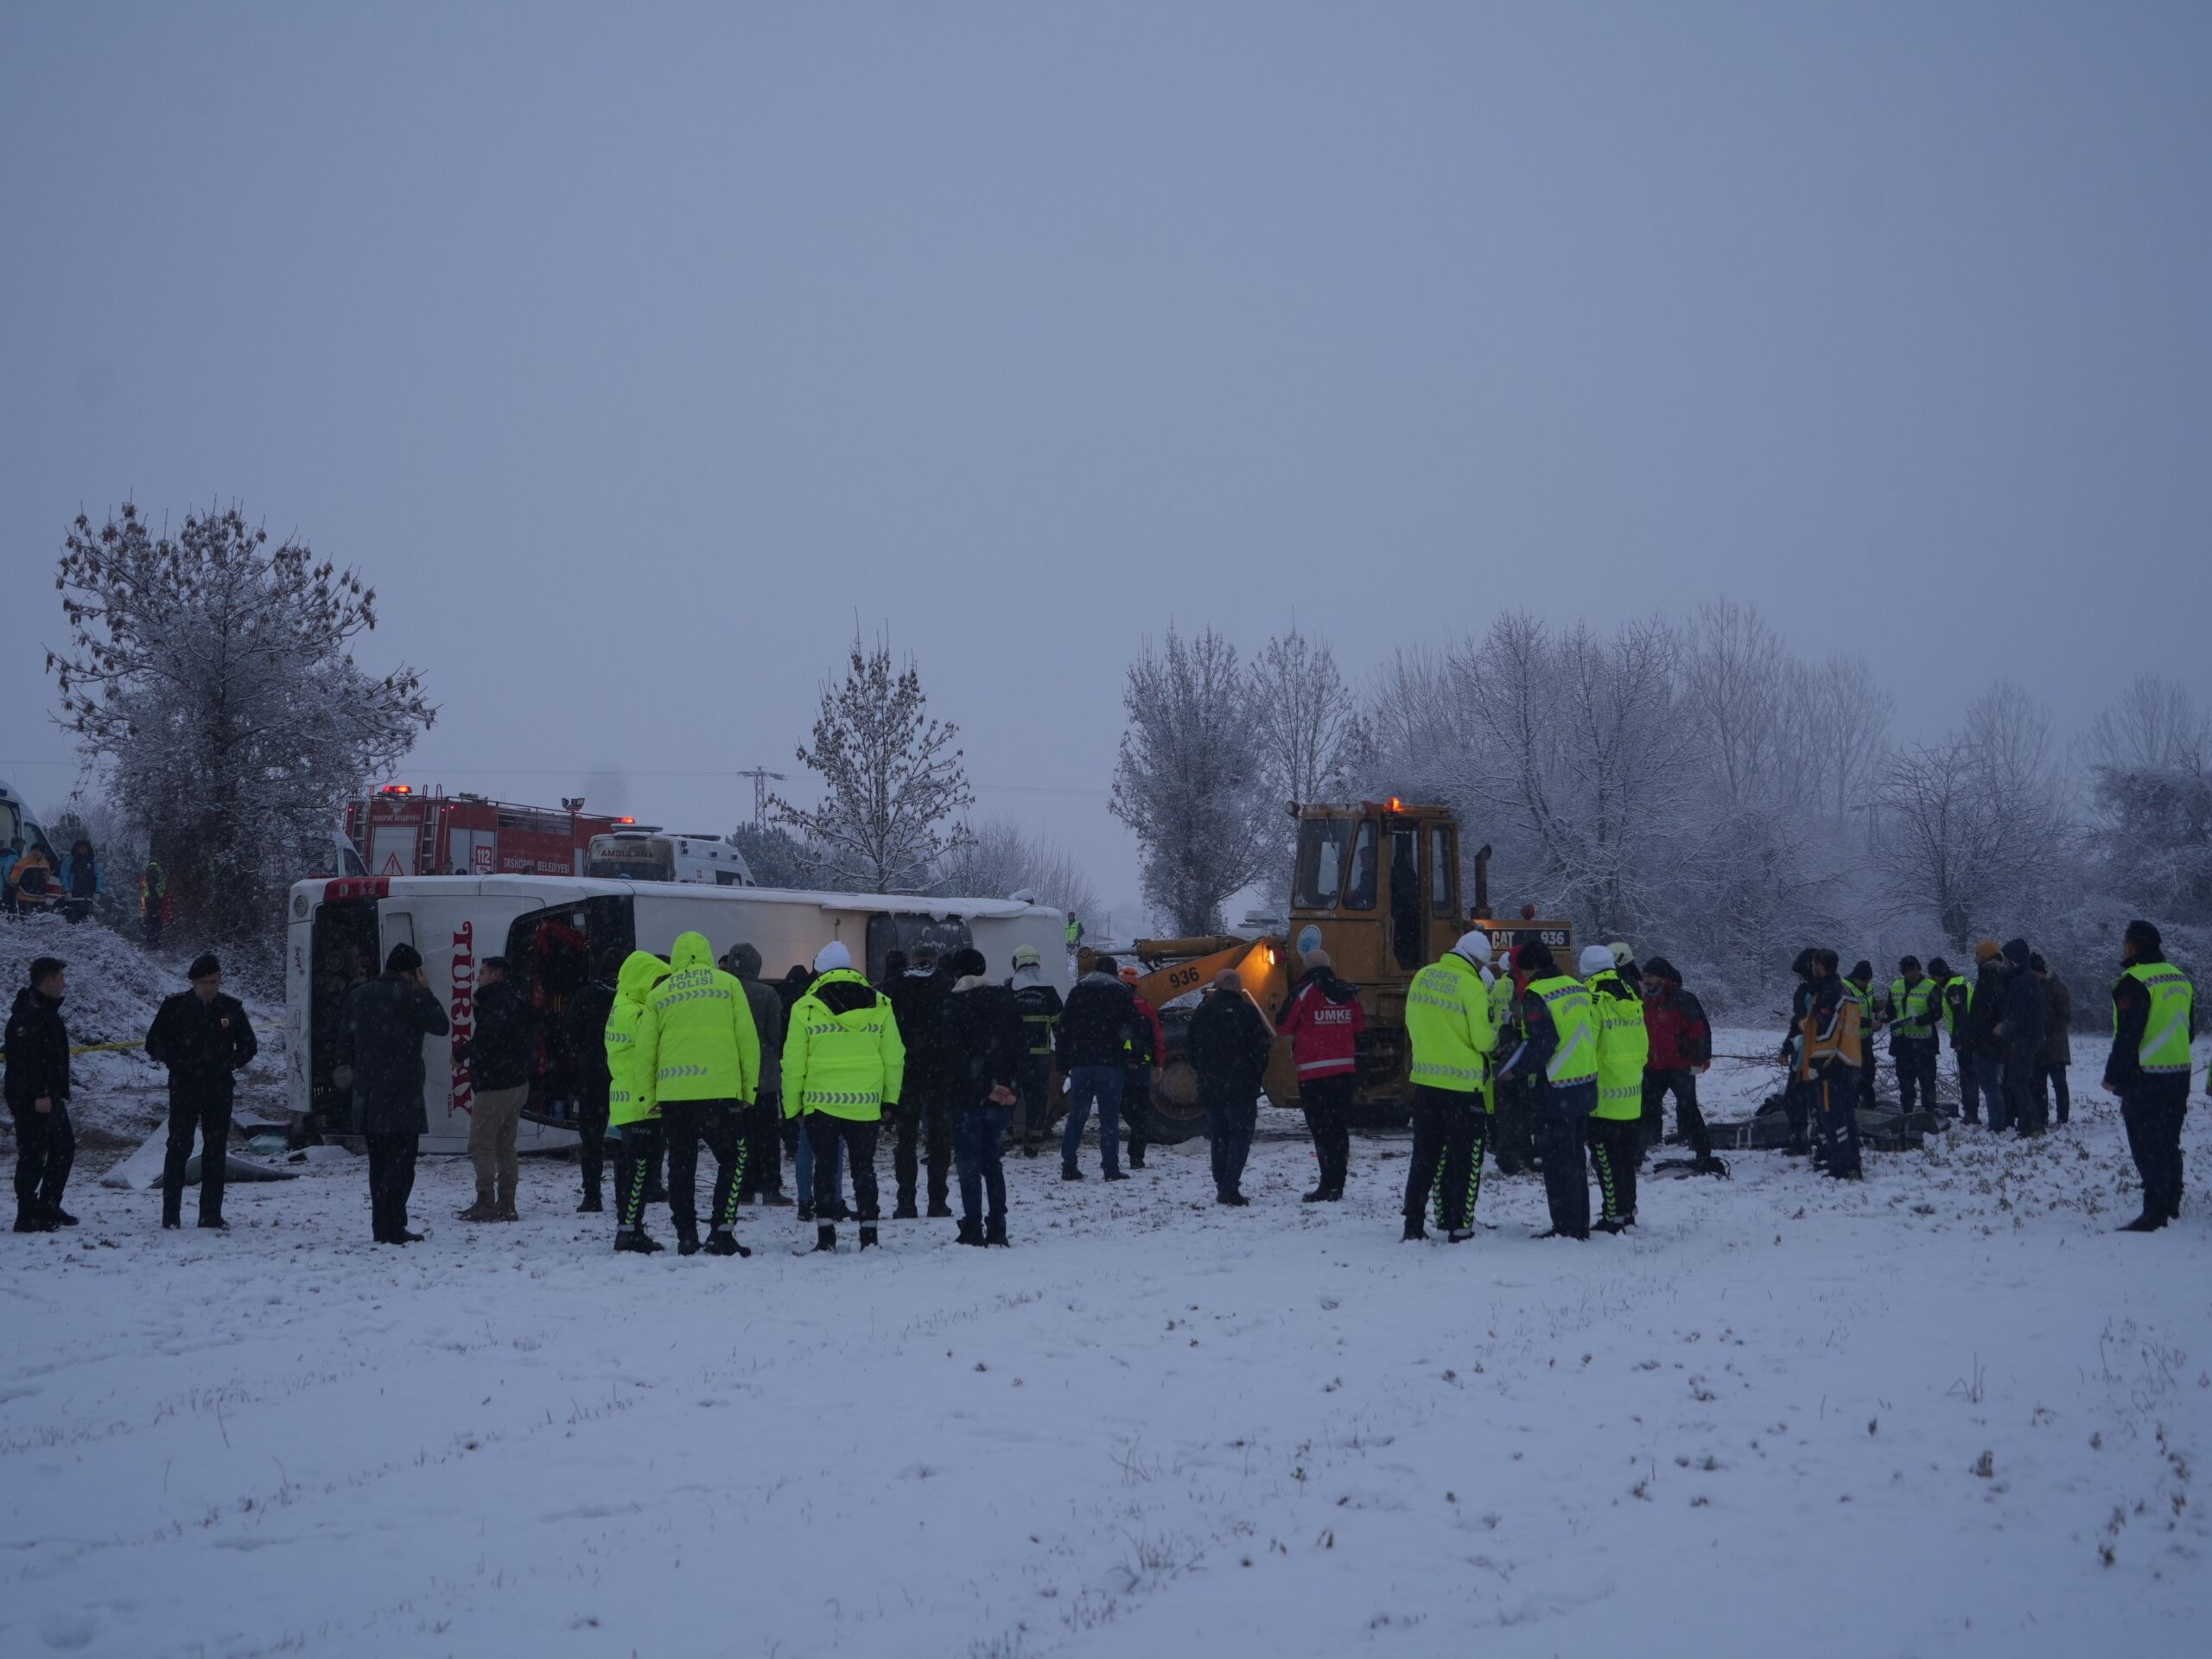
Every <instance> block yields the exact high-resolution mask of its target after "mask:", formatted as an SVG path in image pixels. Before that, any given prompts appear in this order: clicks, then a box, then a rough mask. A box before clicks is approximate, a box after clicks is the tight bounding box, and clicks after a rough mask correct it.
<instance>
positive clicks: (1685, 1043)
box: [1642, 957, 1728, 1175]
mask: <svg viewBox="0 0 2212 1659" xmlns="http://www.w3.org/2000/svg"><path fill="white" fill-rule="evenodd" d="M1643 1031H1644V1037H1645V1039H1646V1041H1647V1042H1648V1043H1649V1052H1648V1055H1647V1057H1646V1058H1645V1060H1644V1063H1643V1134H1642V1140H1643V1144H1644V1145H1645V1146H1646V1147H1656V1146H1658V1145H1660V1144H1661V1143H1662V1141H1665V1140H1666V1138H1667V1096H1669V1094H1671V1095H1673V1096H1674V1097H1675V1125H1676V1128H1677V1129H1678V1131H1679V1133H1680V1135H1681V1139H1682V1140H1684V1141H1688V1142H1689V1144H1690V1149H1691V1151H1692V1152H1693V1153H1694V1154H1696V1155H1695V1157H1694V1159H1693V1160H1692V1161H1691V1163H1690V1166H1689V1167H1690V1173H1692V1174H1695V1175H1726V1174H1727V1173H1728V1166H1727V1165H1726V1164H1725V1163H1723V1162H1722V1161H1721V1160H1719V1159H1718V1158H1716V1157H1714V1156H1713V1135H1712V1132H1711V1131H1710V1130H1708V1129H1707V1128H1706V1125H1705V1114H1704V1112H1703V1111H1701V1110H1700V1109H1699V1107H1698V1103H1697V1080H1698V1078H1700V1077H1702V1076H1703V1075H1704V1074H1705V1073H1706V1072H1707V1071H1710V1070H1711V1069H1712V1066H1713V1026H1712V1022H1711V1021H1709V1020H1707V1018H1706V1017H1705V1005H1704V1004H1703V1003H1702V1002H1700V1001H1698V1000H1697V998H1696V997H1694V996H1693V995H1690V993H1689V992H1688V991H1686V990H1684V989H1683V988H1682V976H1681V973H1680V971H1678V970H1677V969H1676V968H1675V964H1674V963H1671V962H1669V961H1668V960H1667V958H1666V957H1652V958H1651V960H1650V961H1649V962H1647V963H1644V964H1643Z"/></svg>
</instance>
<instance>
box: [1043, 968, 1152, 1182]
mask: <svg viewBox="0 0 2212 1659" xmlns="http://www.w3.org/2000/svg"><path fill="white" fill-rule="evenodd" d="M1052 1051H1053V1056H1054V1058H1056V1059H1058V1062H1059V1067H1060V1073H1061V1075H1062V1076H1063V1077H1066V1078H1067V1080H1068V1121H1067V1122H1066V1123H1065V1125H1064V1126H1063V1127H1062V1128H1061V1130H1060V1179H1062V1180H1064V1181H1079V1180H1081V1179H1083V1170H1082V1168H1081V1166H1079V1165H1077V1162H1076V1154H1077V1152H1078V1151H1080V1150H1081V1148H1082V1146H1083V1128H1084V1124H1085V1123H1087V1122H1090V1109H1091V1108H1092V1106H1094V1105H1096V1107H1097V1109H1098V1151H1099V1160H1100V1162H1101V1163H1103V1165H1104V1166H1105V1169H1104V1176H1105V1179H1107V1180H1109V1181H1126V1180H1127V1179H1129V1178H1128V1173H1127V1172H1126V1171H1124V1170H1123V1169H1122V1140H1121V1116H1122V1082H1123V1079H1124V1078H1125V1077H1127V1075H1128V1066H1129V1064H1130V1062H1131V1061H1132V1060H1133V1059H1135V1058H1139V1057H1141V1058H1142V1059H1143V1062H1144V1064H1146V1065H1151V1064H1152V1062H1153V1058H1154V1056H1153V1052H1152V1022H1151V1021H1150V1020H1147V1019H1146V1018H1145V1017H1144V1015H1143V1014H1142V1013H1141V1012H1140V1011H1139V1009H1138V1007H1137V1003H1136V993H1135V991H1132V990H1131V989H1130V988H1128V986H1127V985H1124V984H1123V983H1122V979H1121V970H1120V965H1119V964H1118V963H1116V962H1115V960H1114V958H1113V957H1098V958H1097V959H1096V961H1094V962H1093V963H1091V967H1090V972H1089V973H1087V974H1085V975H1084V976H1083V977H1082V978H1081V979H1079V980H1077V981H1076V982H1075V988H1074V989H1073V990H1071V991H1070V992H1069V993H1068V999H1067V1001H1066V1003H1065V1006H1064V1007H1062V1009H1061V1011H1060V1023H1059V1025H1058V1027H1057V1028H1056V1029H1055V1030H1054V1032H1053V1033H1052Z"/></svg>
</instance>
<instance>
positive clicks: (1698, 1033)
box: [1643, 980, 1713, 1071]
mask: <svg viewBox="0 0 2212 1659" xmlns="http://www.w3.org/2000/svg"><path fill="white" fill-rule="evenodd" d="M1657 983H1658V985H1659V987H1660V989H1659V992H1658V994H1657V995H1656V996H1651V997H1647V998H1646V999H1645V1000H1644V1004H1643V1033H1644V1035H1645V1036H1647V1037H1649V1039H1651V1053H1650V1057H1649V1058H1648V1059H1646V1060H1645V1061H1644V1065H1645V1067H1646V1068H1647V1069H1648V1070H1649V1071H1694V1070H1695V1069H1696V1068H1697V1067H1699V1066H1700V1065H1711V1064H1712V1062H1713V1027H1712V1025H1711V1023H1710V1022H1708V1021H1707V1019H1706V1017H1705V1004H1703V1003H1702V1002H1700V1001H1698V1000H1697V998H1695V997H1694V996H1693V995H1690V994H1689V993H1688V991H1686V990H1684V989H1682V988H1681V986H1679V985H1670V984H1669V982H1668V981H1665V980H1661V981H1659V982H1657Z"/></svg>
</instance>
